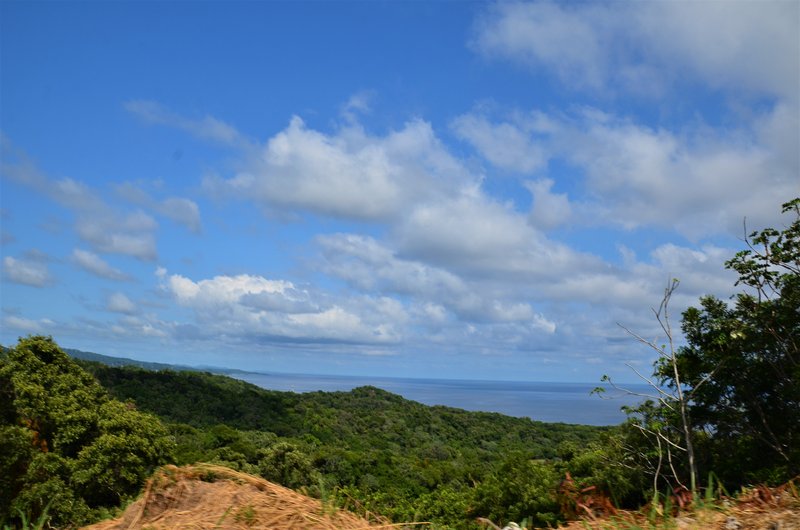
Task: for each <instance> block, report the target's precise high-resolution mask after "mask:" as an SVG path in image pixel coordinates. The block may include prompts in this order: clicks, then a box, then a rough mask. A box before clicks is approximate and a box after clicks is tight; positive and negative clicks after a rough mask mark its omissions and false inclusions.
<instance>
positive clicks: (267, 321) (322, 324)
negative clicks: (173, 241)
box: [157, 269, 405, 345]
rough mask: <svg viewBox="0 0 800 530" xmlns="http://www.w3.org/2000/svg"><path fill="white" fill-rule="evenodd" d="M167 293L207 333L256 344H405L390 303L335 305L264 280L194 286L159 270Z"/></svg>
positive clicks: (354, 300) (399, 313)
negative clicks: (188, 311)
mask: <svg viewBox="0 0 800 530" xmlns="http://www.w3.org/2000/svg"><path fill="white" fill-rule="evenodd" d="M157 275H158V276H159V278H160V281H161V284H162V288H163V289H164V290H166V291H167V292H168V293H169V294H170V295H172V296H173V297H174V298H175V300H176V301H177V302H178V304H180V305H181V306H184V307H187V308H190V309H192V310H193V312H194V314H195V316H196V319H197V321H198V323H200V324H202V326H203V330H204V332H206V333H214V334H221V335H222V336H227V337H235V338H239V339H243V340H250V341H255V342H274V343H285V342H298V343H305V344H324V343H335V342H341V343H351V344H366V345H382V344H384V345H385V344H395V343H397V342H399V341H400V340H402V331H401V329H400V325H402V323H403V321H404V320H405V312H404V310H403V308H402V305H401V304H399V303H398V302H396V301H394V300H391V299H389V298H380V297H379V298H374V297H351V298H348V299H347V300H339V301H336V300H330V299H329V297H326V296H325V295H322V294H320V295H316V296H315V293H313V292H311V291H308V290H304V289H300V288H298V287H296V286H295V285H294V284H293V283H292V282H288V281H284V280H269V279H267V278H264V277H261V276H254V275H246V274H243V275H238V276H215V277H214V278H210V279H204V280H200V281H193V280H191V279H189V278H186V277H184V276H181V275H179V274H172V275H169V274H167V272H166V271H165V270H163V269H162V270H159V271H158V272H157Z"/></svg>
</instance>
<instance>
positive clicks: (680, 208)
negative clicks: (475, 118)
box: [475, 105, 800, 239]
mask: <svg viewBox="0 0 800 530" xmlns="http://www.w3.org/2000/svg"><path fill="white" fill-rule="evenodd" d="M481 119H485V118H484V117H481ZM527 119H528V120H530V121H531V122H532V123H533V125H531V126H530V127H525V126H524V125H522V124H521V123H520V121H519V120H514V121H502V120H501V121H500V125H502V126H504V127H507V128H508V127H513V128H516V130H517V131H518V133H519V134H523V135H530V134H531V133H529V132H528V131H529V130H530V129H531V128H533V127H536V128H537V133H536V135H535V141H536V142H538V145H539V148H540V149H541V151H542V152H544V153H546V156H547V157H548V159H550V160H558V161H561V162H562V163H563V162H566V163H568V164H569V165H570V166H572V167H575V168H577V169H579V170H580V172H581V173H580V174H581V176H582V177H583V179H584V180H583V181H582V186H581V188H582V189H581V193H582V196H581V197H577V198H576V199H577V200H578V201H579V202H580V203H581V208H580V210H581V215H580V216H579V217H577V216H575V215H572V208H571V201H570V199H569V198H568V197H567V196H566V195H565V194H554V193H552V192H551V191H550V190H551V189H552V187H553V186H554V185H555V184H556V182H555V180H554V179H552V178H546V179H539V180H538V181H531V182H528V183H527V187H528V189H529V190H530V191H531V193H532V195H533V198H534V203H533V207H532V210H531V222H532V223H533V224H534V226H537V227H540V228H550V227H553V226H557V225H558V224H560V223H562V222H564V221H565V220H566V219H570V220H572V221H573V222H574V221H579V220H582V221H583V222H584V223H587V222H590V223H592V224H601V225H602V224H610V225H618V226H623V227H626V228H638V227H643V226H660V227H664V228H668V229H677V230H678V231H679V232H680V233H681V234H683V235H685V236H687V237H690V238H693V239H697V238H700V237H705V236H709V235H715V234H720V233H726V234H734V235H741V223H742V218H743V217H745V216H746V217H747V218H748V219H749V220H750V221H751V222H753V223H755V224H770V223H771V222H773V221H774V220H775V215H776V214H775V212H776V211H777V205H779V204H781V203H782V202H783V201H785V200H786V198H787V197H792V196H793V195H795V194H796V193H797V170H798V155H797V152H796V150H794V151H792V150H791V148H789V143H792V142H794V144H795V145H796V144H797V143H798V142H800V128H798V127H797V120H796V117H795V118H792V117H791V116H790V115H789V113H788V112H787V110H786V108H785V106H781V105H779V106H777V107H774V108H773V109H771V110H770V111H767V113H766V114H764V115H761V116H759V117H758V118H757V120H756V122H755V125H756V128H755V131H750V130H749V129H748V127H746V126H742V127H740V128H736V129H727V130H714V129H711V128H709V127H705V126H702V125H694V126H689V127H687V128H686V129H684V130H680V131H672V130H669V129H666V128H663V127H653V126H648V125H645V124H642V123H637V122H635V121H633V120H631V119H628V118H624V117H620V116H616V115H613V114H610V113H606V112H602V111H600V110H597V109H594V108H589V107H585V108H582V109H579V110H576V111H574V112H572V113H569V114H563V113H560V114H555V113H554V114H552V115H544V114H542V113H541V112H539V111H534V112H532V113H530V114H529V115H528V118H527ZM542 123H546V126H543V125H542ZM500 125H498V126H500ZM544 131H546V132H544ZM778 131H780V132H778ZM530 138H531V141H533V140H534V137H530ZM475 147H476V149H478V150H479V152H481V154H482V155H483V156H485V157H486V158H487V159H489V160H490V159H491V154H489V153H484V152H483V151H481V146H480V145H479V144H476V145H475Z"/></svg>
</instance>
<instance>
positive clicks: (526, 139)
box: [451, 114, 547, 173]
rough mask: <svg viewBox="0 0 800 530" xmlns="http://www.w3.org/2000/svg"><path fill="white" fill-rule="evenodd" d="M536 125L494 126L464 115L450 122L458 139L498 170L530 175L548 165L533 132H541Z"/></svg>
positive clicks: (529, 123)
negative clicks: (465, 142)
mask: <svg viewBox="0 0 800 530" xmlns="http://www.w3.org/2000/svg"><path fill="white" fill-rule="evenodd" d="M536 125H537V124H536V123H535V122H531V121H528V120H526V121H523V122H522V123H518V124H510V123H492V122H491V121H490V120H489V119H488V118H487V117H486V116H483V115H481V114H464V115H462V116H459V117H457V118H456V119H455V120H453V122H452V123H451V127H452V128H453V130H454V131H455V133H456V135H457V136H458V137H459V138H462V139H464V140H466V141H468V142H469V143H470V144H472V145H473V146H475V147H476V148H477V149H478V151H480V153H481V154H482V155H483V156H484V157H485V158H486V159H487V160H488V161H489V162H491V163H492V164H494V165H495V166H496V167H499V168H502V169H507V170H511V171H518V172H521V173H531V172H533V171H535V170H538V169H541V168H542V167H543V166H545V165H546V162H547V159H546V156H545V153H544V152H542V148H541V147H540V146H539V145H538V144H537V143H536V142H535V141H534V138H533V137H532V133H535V132H538V131H537V127H536Z"/></svg>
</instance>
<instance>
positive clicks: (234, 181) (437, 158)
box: [205, 117, 477, 220]
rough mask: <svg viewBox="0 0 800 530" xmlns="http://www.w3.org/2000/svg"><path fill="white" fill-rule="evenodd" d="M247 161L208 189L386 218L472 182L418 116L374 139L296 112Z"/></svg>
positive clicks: (269, 204)
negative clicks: (313, 125) (325, 128)
mask: <svg viewBox="0 0 800 530" xmlns="http://www.w3.org/2000/svg"><path fill="white" fill-rule="evenodd" d="M249 166H250V167H249V169H247V170H246V171H242V172H241V173H239V174H238V175H236V176H235V177H233V178H230V179H227V180H219V179H217V180H212V179H208V180H206V183H205V184H206V187H207V188H208V189H210V190H212V191H220V192H224V193H227V194H232V195H234V196H239V197H242V198H248V199H254V200H256V201H258V202H259V203H261V204H262V205H263V206H265V207H266V208H290V209H301V210H307V211H311V212H314V213H319V214H323V215H330V216H335V217H342V218H350V219H364V220H386V219H390V218H393V217H396V216H398V215H400V214H402V213H403V212H405V211H406V209H407V208H408V207H409V206H410V205H412V204H415V203H418V202H420V201H429V200H432V199H438V198H440V197H442V196H446V195H447V194H448V193H451V192H452V191H453V190H458V189H459V188H461V187H462V186H464V185H470V184H473V183H474V182H476V181H477V178H476V177H475V176H473V175H471V174H469V173H468V172H467V171H466V169H465V168H464V167H463V166H462V165H461V163H460V162H459V161H458V160H457V159H455V158H454V157H453V156H451V155H450V154H449V153H448V151H447V150H446V149H445V148H444V146H443V145H442V144H441V143H440V141H439V140H438V139H437V138H436V135H435V134H434V132H433V130H432V128H431V126H430V124H428V123H426V122H424V121H421V120H414V121H410V122H408V123H407V124H406V125H405V127H404V128H403V129H401V130H399V131H392V132H390V133H389V134H387V135H386V136H383V137H378V136H370V135H368V134H367V133H366V132H365V131H364V130H363V129H362V128H361V127H360V126H358V125H355V124H351V125H349V126H347V127H345V128H343V129H341V130H339V131H338V132H337V133H336V134H332V135H328V134H325V133H322V132H319V131H315V130H311V129H309V128H308V127H306V125H305V123H303V121H302V120H301V119H300V118H298V117H294V118H292V120H291V122H290V123H289V126H288V127H287V128H286V129H285V130H283V131H282V132H280V133H278V134H277V135H275V136H274V137H272V138H271V139H270V140H269V141H268V142H267V144H266V146H264V148H263V149H262V150H261V153H260V155H259V156H258V157H257V158H255V159H253V160H251V161H250V162H249Z"/></svg>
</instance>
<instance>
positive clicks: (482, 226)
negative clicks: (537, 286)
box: [394, 191, 599, 281]
mask: <svg viewBox="0 0 800 530" xmlns="http://www.w3.org/2000/svg"><path fill="white" fill-rule="evenodd" d="M394 238H395V240H396V241H397V247H398V249H399V252H400V254H401V255H404V256H408V257H411V258H414V259H418V260H421V261H424V262H429V263H432V264H435V265H437V266H441V267H445V268H447V269H448V270H453V271H460V272H462V273H467V274H478V275H481V274H484V275H485V274H490V275H493V276H499V275H506V278H508V280H509V281H511V279H512V278H515V279H519V278H520V277H524V278H532V277H554V276H556V275H558V274H561V271H564V270H571V269H572V268H573V267H576V266H577V265H578V264H580V266H581V267H589V268H592V267H595V266H597V265H598V264H599V260H597V259H595V258H592V257H591V256H588V255H584V254H581V253H579V252H576V251H574V250H573V249H570V248H569V247H567V246H566V245H563V244H561V243H558V242H556V241H552V240H548V239H547V238H546V237H545V236H544V235H543V234H542V233H541V232H539V231H537V230H535V229H534V228H533V227H532V226H530V224H529V223H528V222H527V219H526V217H525V216H524V215H522V214H520V213H518V212H516V211H515V210H514V208H513V207H512V206H511V205H506V204H500V203H498V202H496V201H493V200H491V199H489V198H488V197H486V196H485V195H483V194H482V193H480V192H478V191H476V192H475V193H472V194H464V195H461V196H458V197H453V198H451V199H449V200H442V201H439V202H438V203H436V204H430V205H422V206H420V207H418V208H416V209H414V210H413V211H412V212H410V213H409V215H408V216H407V217H406V218H405V219H403V221H402V222H401V223H400V224H399V225H398V226H397V228H396V233H395V236H394Z"/></svg>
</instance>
